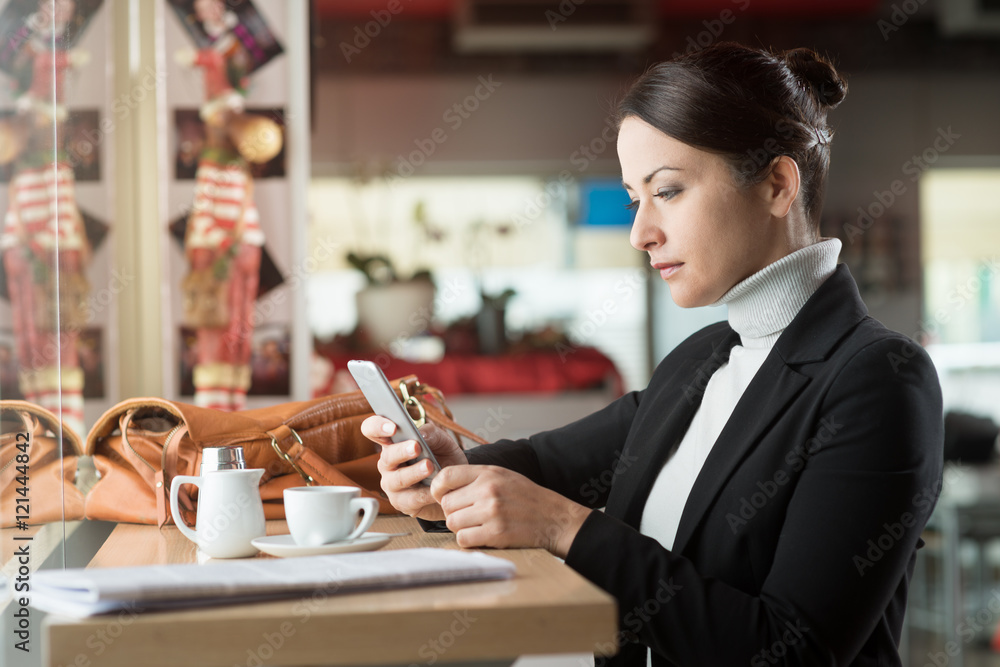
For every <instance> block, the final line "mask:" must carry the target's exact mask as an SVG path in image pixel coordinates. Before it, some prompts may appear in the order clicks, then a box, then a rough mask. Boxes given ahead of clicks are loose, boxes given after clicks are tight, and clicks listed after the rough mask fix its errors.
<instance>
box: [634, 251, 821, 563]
mask: <svg viewBox="0 0 1000 667" xmlns="http://www.w3.org/2000/svg"><path fill="white" fill-rule="evenodd" d="M840 248H841V243H840V241H839V240H838V239H824V240H822V241H820V242H819V243H816V244H814V245H811V246H807V247H805V248H802V249H801V250H797V251H796V252H793V253H792V254H790V255H786V256H785V257H782V258H781V259H779V260H778V261H776V262H774V263H773V264H769V265H768V266H766V267H764V268H763V269H761V270H760V271H758V272H757V273H755V274H753V275H752V276H750V277H749V278H747V279H746V280H743V281H741V282H740V283H738V284H737V285H736V286H734V287H733V288H732V289H731V290H729V291H728V292H726V294H725V295H724V296H723V297H722V298H721V299H719V301H717V302H716V303H715V304H712V305H721V304H726V305H728V306H729V326H731V327H732V328H733V330H734V331H736V333H738V334H739V335H740V343H741V344H740V345H736V346H735V347H733V349H732V352H731V353H730V355H729V361H728V362H727V363H725V364H723V365H722V366H721V367H719V370H717V371H716V372H715V373H714V374H713V375H712V377H711V378H710V379H709V381H708V385H707V387H706V388H705V396H704V398H703V399H702V402H701V405H700V406H699V408H698V411H697V412H696V413H695V415H694V418H693V420H692V421H691V426H690V427H689V428H688V430H687V433H686V434H685V435H684V438H683V439H682V440H681V443H680V445H679V446H678V447H677V451H676V452H675V453H674V455H673V456H672V457H670V459H669V460H667V462H666V464H664V466H663V469H662V470H661V471H660V474H659V476H658V477H657V478H656V482H654V483H653V488H652V490H651V491H650V493H649V497H648V498H647V499H646V506H645V508H644V510H643V513H642V521H641V523H640V524H639V531H640V532H641V533H642V534H644V535H648V536H650V537H652V538H654V539H656V540H657V541H658V542H659V543H660V544H661V545H663V546H664V547H665V548H667V549H671V548H673V544H674V538H675V537H676V535H677V526H678V524H679V523H680V520H681V513H682V512H683V511H684V505H685V504H686V503H687V499H688V495H689V494H690V493H691V487H693V486H694V482H695V479H697V477H698V473H699V472H701V468H702V466H703V465H704V464H705V459H707V458H708V454H709V452H711V451H712V447H713V446H714V445H715V441H716V440H717V439H718V437H719V434H720V433H721V432H722V429H723V427H724V426H725V425H726V422H727V421H729V417H730V415H732V413H733V410H734V409H735V408H736V403H737V402H738V401H739V400H740V397H741V396H742V395H743V392H744V391H745V390H746V388H747V385H749V384H750V381H751V380H752V379H753V376H754V375H756V373H757V371H758V370H760V367H761V366H762V365H763V364H764V359H765V358H766V357H767V355H768V353H769V352H770V351H771V348H772V347H774V343H775V341H777V340H778V336H780V335H781V332H782V331H784V330H785V327H787V326H788V325H789V323H790V322H791V321H792V319H794V318H795V315H796V314H797V313H798V312H799V309H800V308H802V306H803V305H805V302H806V301H808V300H809V297H810V296H812V294H813V292H815V291H816V289H817V288H818V287H819V286H820V285H822V284H823V282H824V281H825V280H826V279H827V278H829V277H830V276H831V275H833V272H834V271H835V270H836V268H837V257H838V256H839V255H840Z"/></svg>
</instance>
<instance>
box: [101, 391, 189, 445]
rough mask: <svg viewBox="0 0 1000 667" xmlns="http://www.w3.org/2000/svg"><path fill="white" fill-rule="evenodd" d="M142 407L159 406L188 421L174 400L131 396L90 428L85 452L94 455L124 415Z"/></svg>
mask: <svg viewBox="0 0 1000 667" xmlns="http://www.w3.org/2000/svg"><path fill="white" fill-rule="evenodd" d="M141 408H159V409H161V410H164V411H166V412H169V413H170V414H171V415H173V416H174V417H176V418H177V420H178V421H179V422H184V423H186V421H187V420H186V419H185V418H184V413H182V412H181V411H180V410H179V409H178V408H177V406H176V405H174V404H173V402H172V401H168V400H166V399H164V398H153V397H147V398H130V399H127V400H124V401H121V402H120V403H116V404H115V405H113V406H111V407H110V408H109V409H108V410H107V412H105V413H104V414H103V415H101V416H100V418H99V419H98V420H97V422H95V423H94V426H93V427H92V428H91V429H90V433H88V434H87V444H86V447H85V448H84V453H85V454H88V455H91V456H92V455H93V454H94V450H95V448H96V447H97V443H98V441H100V440H101V438H105V437H107V436H109V435H111V434H112V433H113V432H114V430H115V429H116V428H119V425H120V423H121V420H122V417H123V416H125V415H127V414H129V413H135V412H138V411H139V410H140V409H141ZM128 421H131V415H130V416H129V417H128V419H127V421H126V423H127V422H128Z"/></svg>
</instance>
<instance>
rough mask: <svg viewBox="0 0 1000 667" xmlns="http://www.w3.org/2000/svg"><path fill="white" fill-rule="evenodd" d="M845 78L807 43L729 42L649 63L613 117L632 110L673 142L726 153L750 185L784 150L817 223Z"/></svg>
mask: <svg viewBox="0 0 1000 667" xmlns="http://www.w3.org/2000/svg"><path fill="white" fill-rule="evenodd" d="M846 95H847V82H846V81H845V80H844V79H843V78H842V77H841V76H840V74H838V73H837V70H836V69H834V67H833V65H831V64H830V62H829V61H828V60H826V59H825V58H823V57H822V56H820V55H819V54H817V53H816V52H815V51H813V50H811V49H804V48H803V49H792V50H790V51H785V52H784V53H770V52H768V51H763V50H760V49H753V48H749V47H746V46H742V45H740V44H735V43H732V42H723V43H720V44H716V45H713V46H711V47H709V48H706V49H703V50H700V51H696V52H694V53H691V54H687V55H684V56H681V57H679V58H677V59H675V60H670V61H667V62H662V63H659V64H657V65H654V66H653V67H652V68H650V69H649V70H648V71H647V72H646V73H645V74H643V75H642V76H641V77H639V79H638V80H637V81H636V82H635V83H634V84H632V87H631V88H630V89H629V90H628V92H627V93H626V94H625V97H624V99H622V101H621V102H619V104H618V109H617V123H618V125H619V126H620V125H621V122H622V121H623V120H625V119H626V118H628V117H630V116H635V117H637V118H639V119H641V120H643V121H645V122H646V123H648V124H649V125H651V126H653V127H655V128H656V129H658V130H660V131H661V132H663V133H664V134H667V135H669V136H671V137H673V138H674V139H677V140H678V141H682V142H684V143H686V144H689V145H691V146H694V147H696V148H700V149H702V150H706V151H711V152H713V153H718V154H720V155H722V156H723V157H725V158H726V159H727V160H728V162H729V164H730V167H731V168H732V170H733V175H734V178H735V179H736V182H737V183H739V184H741V185H743V186H749V185H754V184H757V183H760V182H761V181H763V180H764V179H765V178H766V177H767V175H768V174H769V173H770V170H771V165H772V163H773V161H774V159H775V158H776V157H778V156H780V155H787V156H788V157H790V158H792V159H793V160H795V162H796V164H798V166H799V173H800V175H801V184H800V186H799V193H800V196H801V197H802V202H803V206H804V208H805V212H806V215H807V216H808V217H809V219H810V220H811V221H812V222H813V224H815V225H818V224H819V215H820V211H821V210H822V208H823V191H824V188H825V184H826V174H827V171H828V170H829V167H830V141H831V139H832V136H833V135H832V132H831V131H830V128H829V126H828V125H827V121H826V115H827V111H829V110H830V109H833V108H834V107H836V106H837V105H838V104H840V102H841V101H842V100H843V99H844V97H845V96H846Z"/></svg>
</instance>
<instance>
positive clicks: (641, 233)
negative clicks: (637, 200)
mask: <svg viewBox="0 0 1000 667" xmlns="http://www.w3.org/2000/svg"><path fill="white" fill-rule="evenodd" d="M658 223H659V220H658V218H657V216H656V211H655V210H654V209H653V207H652V206H648V205H645V204H639V209H638V210H637V211H636V212H635V220H634V221H633V222H632V230H631V231H630V232H629V235H628V240H629V243H631V244H632V247H633V248H635V249H636V250H641V251H643V252H646V251H649V250H652V249H653V248H656V247H657V246H659V245H662V244H663V241H664V238H665V237H664V234H663V230H662V229H661V228H660V225H659V224H658Z"/></svg>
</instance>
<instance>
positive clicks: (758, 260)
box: [618, 116, 785, 308]
mask: <svg viewBox="0 0 1000 667" xmlns="http://www.w3.org/2000/svg"><path fill="white" fill-rule="evenodd" d="M618 159H619V160H620V161H621V166H622V181H623V183H624V185H625V189H626V190H627V191H628V193H629V196H630V197H631V198H632V205H633V206H634V207H636V216H635V222H634V223H633V225H632V232H631V234H630V236H629V241H630V242H631V243H632V245H633V246H634V247H635V248H636V249H638V250H641V251H644V252H647V253H649V261H650V264H651V265H652V266H653V268H654V269H655V270H657V271H659V272H660V276H661V277H662V278H663V280H665V281H667V284H668V285H669V286H670V296H671V297H672V298H673V300H674V302H675V303H676V304H677V305H678V306H681V307H682V308H694V307H696V306H706V305H708V304H711V303H713V302H715V301H717V300H718V299H719V298H720V297H722V295H724V294H725V293H726V292H727V291H729V289H730V288H732V287H733V286H734V285H735V284H736V283H738V282H740V281H741V280H743V279H744V278H747V277H748V276H750V275H751V274H753V273H755V272H757V271H759V270H760V269H762V268H764V267H765V266H767V265H768V264H770V263H771V262H773V261H776V260H778V259H780V258H781V257H782V256H783V255H784V254H785V253H784V251H783V250H782V249H781V247H780V246H781V239H780V238H779V237H778V235H777V233H776V232H777V228H778V227H779V225H775V224H771V209H770V203H769V201H768V199H767V197H766V190H767V188H769V187H770V186H769V185H768V183H767V181H765V182H764V183H762V184H760V185H757V186H751V187H749V188H746V187H741V186H739V185H737V184H736V182H735V180H734V179H733V176H732V172H731V171H730V169H729V166H728V165H727V163H726V162H725V160H724V159H723V158H722V157H720V156H718V155H716V154H714V153H708V152H706V151H703V150H700V149H698V148H694V147H692V146H689V145H688V144H685V143H682V142H680V141H678V140H676V139H674V138H672V137H669V136H667V135H666V134H664V133H663V132H660V131H659V130H657V129H656V128H654V127H652V126H651V125H649V124H648V123H646V122H645V121H642V120H640V119H638V118H636V117H634V116H630V117H628V118H626V119H625V120H624V121H623V122H622V124H621V128H620V130H619V134H618Z"/></svg>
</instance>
